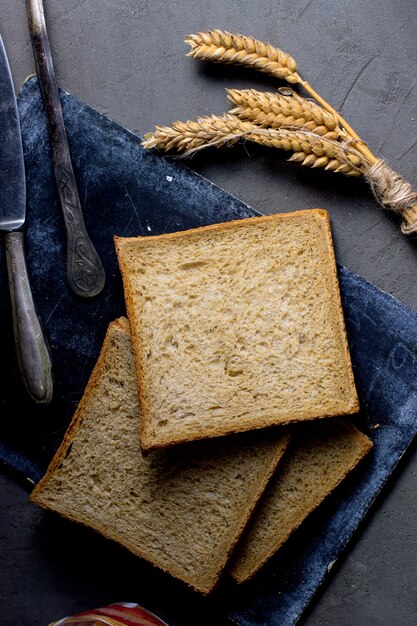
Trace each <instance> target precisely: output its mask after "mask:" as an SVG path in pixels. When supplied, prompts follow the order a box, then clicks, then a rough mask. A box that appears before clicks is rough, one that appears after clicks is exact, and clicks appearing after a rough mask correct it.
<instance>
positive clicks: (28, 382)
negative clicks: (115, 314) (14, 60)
mask: <svg viewBox="0 0 417 626" xmlns="http://www.w3.org/2000/svg"><path fill="white" fill-rule="evenodd" d="M25 217H26V182H25V165H24V161H23V148H22V137H21V134H20V123H19V114H18V112H17V104H16V96H15V92H14V87H13V81H12V76H11V72H10V67H9V62H8V60H7V56H6V51H5V49H4V45H3V40H2V38H1V37H0V230H1V231H3V232H4V245H5V250H6V259H7V271H8V275H9V288H10V297H11V301H12V313H13V326H14V338H15V344H16V353H17V360H18V364H19V369H20V371H21V374H22V376H23V381H24V383H25V386H26V388H27V390H28V392H29V394H30V395H31V397H32V398H33V400H35V401H36V402H42V403H48V402H50V401H51V399H52V391H53V383H52V365H51V357H50V353H49V350H48V347H47V344H46V341H45V336H44V334H43V330H42V327H41V324H40V322H39V319H38V316H37V313H36V310H35V305H34V302H33V297H32V291H31V288H30V284H29V278H28V271H27V267H26V259H25V251H24V241H23V232H22V228H23V226H24V223H25Z"/></svg>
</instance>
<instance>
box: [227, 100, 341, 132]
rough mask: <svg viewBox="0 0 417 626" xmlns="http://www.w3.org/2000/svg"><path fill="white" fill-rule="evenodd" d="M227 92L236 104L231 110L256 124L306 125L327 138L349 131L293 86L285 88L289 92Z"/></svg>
mask: <svg viewBox="0 0 417 626" xmlns="http://www.w3.org/2000/svg"><path fill="white" fill-rule="evenodd" d="M226 91H227V97H228V98H229V100H231V102H233V104H235V105H236V107H235V108H234V109H232V110H231V111H230V113H232V114H233V115H237V117H239V118H240V119H243V120H247V121H250V122H252V123H253V124H256V125H257V126H262V127H269V128H280V127H282V126H292V127H298V128H304V129H305V130H309V131H311V132H313V133H316V135H321V136H323V137H326V138H327V139H334V140H337V139H346V133H345V131H344V130H343V129H342V128H341V127H340V125H339V124H338V122H337V120H336V118H335V116H334V115H332V114H331V113H328V112H327V111H326V110H325V109H323V107H321V106H319V105H318V104H316V103H315V102H312V101H311V100H306V98H302V97H301V96H299V95H298V94H296V93H295V92H294V91H293V90H292V89H288V88H286V95H282V94H281V93H269V92H260V91H256V90H255V89H226Z"/></svg>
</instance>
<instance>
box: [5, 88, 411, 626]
mask: <svg viewBox="0 0 417 626" xmlns="http://www.w3.org/2000/svg"><path fill="white" fill-rule="evenodd" d="M62 102H63V109H64V115H65V119H66V124H67V130H68V136H69V141H70V145H71V150H72V157H73V161H74V167H75V172H76V177H77V180H78V185H79V190H80V196H81V201H82V204H83V207H84V213H85V219H86V224H87V228H88V230H89V232H90V233H91V237H92V239H93V241H94V243H95V245H96V247H97V250H98V252H99V254H100V256H101V258H102V260H103V263H104V266H105V269H106V274H107V283H106V287H105V289H104V291H103V292H102V294H100V296H98V297H97V298H95V299H94V300H92V301H85V300H80V299H78V298H77V297H75V296H74V295H73V294H72V293H71V292H70V291H69V289H68V287H67V282H66V276H65V251H64V239H63V223H62V218H61V213H60V208H59V205H58V199H57V193H56V188H55V183H54V179H53V173H52V166H51V160H50V149H49V143H48V135H47V129H46V122H45V116H44V112H43V108H42V104H41V99H40V94H39V91H38V86H37V82H36V79H33V78H32V79H30V80H29V81H28V82H27V83H26V84H25V85H24V87H23V89H22V91H21V93H20V94H19V98H18V104H19V112H20V116H21V123H22V134H23V142H24V151H25V163H26V173H27V190H28V220H27V226H28V230H27V253H28V263H29V267H30V274H31V280H32V286H33V291H34V295H35V298H36V302H37V305H38V309H39V311H40V314H41V317H42V319H43V322H44V325H45V327H46V331H47V335H48V337H49V341H50V344H51V349H52V355H53V358H54V371H55V383H56V385H55V398H54V400H53V403H52V404H51V405H50V406H49V407H36V406H34V405H33V404H32V403H31V402H30V401H29V400H28V399H27V397H26V395H25V393H24V391H22V388H21V384H20V379H19V375H18V372H17V366H16V360H15V352H14V345H13V337H12V321H11V313H10V305H9V296H8V290H7V281H6V266H5V259H4V254H3V252H2V251H1V252H0V296H1V297H0V324H1V329H2V332H1V333H0V342H1V350H0V355H1V358H2V360H3V367H2V370H3V371H5V373H4V374H3V376H2V377H1V379H0V388H1V389H0V401H1V413H0V460H1V461H3V463H5V464H6V465H7V466H9V467H11V468H13V469H14V470H16V471H18V472H19V473H21V474H23V475H24V476H25V477H27V478H29V479H31V480H33V481H37V480H38V479H39V478H40V476H41V475H42V473H43V472H44V471H45V469H46V467H47V465H48V463H49V461H50V460H51V458H52V456H53V453H54V451H55V450H56V448H57V447H58V445H59V443H60V441H61V440H62V437H63V435H64V433H65V430H66V427H67V425H68V422H69V420H70V418H71V416H72V414H73V412H74V410H75V407H76V405H77V403H78V401H79V399H80V398H81V396H82V392H83V389H84V387H85V385H86V383H87V380H88V377H89V375H90V373H91V370H92V368H93V366H94V363H95V361H96V359H97V356H98V354H99V350H100V347H101V344H102V340H103V338H104V335H105V332H106V329H107V326H108V324H109V322H110V321H111V320H113V319H114V318H116V317H117V316H119V315H121V314H123V313H124V312H125V307H124V301H123V293H122V285H121V279H120V274H119V270H118V267H117V262H116V256H115V252H114V247H113V241H112V237H113V235H114V234H117V235H122V236H123V235H125V236H132V235H138V234H141V235H147V234H160V233H163V232H172V231H176V230H183V229H186V228H193V227H196V226H202V225H206V224H212V223H215V222H222V221H229V220H232V219H240V218H246V217H251V216H253V215H257V214H258V213H257V212H256V211H255V210H253V209H251V208H250V207H248V206H247V205H246V204H244V203H243V202H241V201H240V200H238V199H236V198H234V197H233V196H231V195H230V194H228V193H226V192H225V191H223V190H222V189H220V188H218V187H216V186H215V185H213V184H212V183H210V182H209V181H208V180H206V179H204V178H202V177H201V176H199V175H198V174H195V173H193V172H192V171H190V170H188V169H187V168H185V167H183V166H182V165H180V164H178V163H177V162H173V161H169V160H166V159H163V158H161V157H159V156H157V155H155V154H153V153H150V152H144V151H143V150H142V149H141V148H140V146H139V139H138V138H137V137H136V136H134V135H133V134H132V133H130V132H129V131H127V130H125V129H123V128H121V127H120V126H118V125H117V124H115V123H114V122H112V121H111V120H109V119H107V118H106V117H104V116H102V115H100V114H99V113H97V112H96V111H94V110H93V109H91V108H90V107H88V106H87V105H85V104H83V103H81V102H79V101H78V100H77V99H76V98H74V97H73V96H71V95H69V94H66V93H62ZM339 277H340V285H341V292H342V300H343V307H344V312H345V318H346V323H347V330H348V339H349V344H350V348H351V354H352V361H353V366H354V371H355V376H356V381H357V386H358V391H359V394H360V398H361V405H362V412H361V414H360V416H359V417H358V419H357V421H358V424H359V426H360V427H361V428H362V429H363V430H364V431H365V432H367V434H368V435H369V436H370V437H371V438H372V440H373V442H374V449H373V452H372V454H371V455H370V457H369V458H368V459H366V460H365V462H364V463H363V464H362V465H361V467H360V468H358V469H357V470H356V471H355V472H354V473H353V474H352V476H351V477H350V478H349V479H348V480H347V481H346V482H345V484H344V485H343V486H342V487H341V488H339V490H338V491H337V492H336V493H335V494H333V496H331V497H330V498H329V499H328V500H327V501H326V502H325V503H324V505H323V506H322V507H320V508H319V509H318V510H317V511H316V512H315V514H313V515H312V516H311V517H310V518H309V520H308V521H307V522H306V523H305V524H304V525H303V526H302V527H301V528H300V529H299V531H298V532H297V533H295V535H294V537H293V538H292V539H291V540H290V542H289V543H288V545H287V546H285V547H284V548H283V549H282V550H281V551H280V552H279V553H278V554H277V555H276V556H275V557H274V558H273V559H272V560H271V561H270V563H269V564H268V565H267V566H265V567H264V568H263V570H262V571H261V572H260V573H259V575H257V576H256V577H255V578H254V580H253V581H252V582H250V583H249V584H248V585H245V586H244V587H243V588H238V587H235V586H233V585H232V584H231V583H230V582H227V581H226V582H224V583H222V584H221V585H220V587H219V589H218V590H217V591H216V592H215V593H214V594H213V596H212V597H210V598H208V599H204V598H200V597H195V596H193V592H191V591H190V590H188V589H185V588H183V586H182V585H179V584H178V583H176V582H175V581H173V580H171V579H170V578H169V577H168V576H166V575H164V574H160V578H159V582H158V584H159V585H160V587H161V593H160V594H159V595H158V598H159V599H158V600H156V601H155V593H154V590H153V589H152V588H151V587H152V585H153V584H154V575H150V576H149V580H148V576H147V571H148V570H147V569H146V568H147V567H148V566H147V565H146V564H144V565H143V566H142V565H141V567H142V569H141V570H140V571H141V572H142V577H141V579H140V592H139V591H138V597H135V598H128V599H129V600H132V601H139V602H141V603H142V604H143V605H145V606H148V607H149V608H152V609H153V610H155V611H156V612H158V609H159V613H160V614H162V615H163V616H164V617H165V619H166V620H167V621H168V622H169V621H170V619H171V615H170V608H169V607H170V606H173V603H177V604H178V603H182V604H183V605H186V604H187V603H189V602H191V604H192V606H193V609H192V610H193V611H196V610H199V611H204V610H206V611H207V610H213V609H216V611H217V613H218V615H219V616H220V615H222V616H227V617H228V618H229V619H230V621H231V623H234V624H238V625H239V626H263V625H265V626H266V625H268V626H270V625H275V624H276V625H279V626H289V625H291V624H294V623H295V622H296V620H297V619H298V618H299V616H300V615H301V614H302V612H303V610H304V609H305V607H306V606H307V604H308V603H309V601H310V600H311V598H312V597H313V595H314V593H315V591H316V590H317V589H318V587H319V585H320V583H321V582H322V581H323V579H324V578H325V576H326V575H327V573H328V571H330V569H331V566H332V564H333V563H334V561H335V560H336V559H337V557H338V556H339V555H340V553H341V551H342V549H343V548H344V546H345V545H346V543H347V542H348V540H349V539H350V537H351V536H352V534H353V532H354V531H355V529H356V528H357V526H358V524H359V522H360V521H361V520H362V518H363V516H364V515H365V513H366V511H367V510H368V509H369V507H370V505H371V503H372V502H373V500H374V499H375V497H376V495H377V494H378V493H379V491H380V490H381V488H382V486H383V485H384V483H385V482H386V480H387V478H388V477H389V476H390V474H391V473H392V471H393V469H394V468H395V466H396V464H397V463H398V461H399V459H400V458H401V456H402V455H403V453H404V452H405V450H406V448H407V447H408V446H409V444H410V443H411V441H412V439H413V437H414V435H415V434H416V433H417V411H416V409H417V377H416V373H417V362H416V359H417V315H416V313H414V312H413V311H411V310H410V309H408V308H406V307H405V306H404V305H402V304H401V303H399V302H398V301H397V300H395V299H394V298H392V297H390V296H389V295H388V294H385V293H383V292H381V291H380V290H378V289H376V288H375V287H374V286H373V285H371V284H369V283H367V282H366V281H364V280H363V279H361V278H359V277H358V276H356V275H354V274H352V273H351V272H350V271H349V270H347V269H346V268H340V270H339ZM5 364H7V367H5ZM82 532H84V531H82ZM85 532H86V533H87V531H85ZM80 536H81V535H78V537H80ZM88 537H89V536H88V534H86V541H85V544H84V545H82V546H80V554H83V555H85V553H86V550H87V551H88ZM77 545H78V544H77ZM123 558H124V557H121V559H123ZM134 561H135V563H136V561H137V560H134ZM128 564H129V565H128ZM124 567H125V568H126V571H125V572H124V574H122V575H125V576H126V581H128V580H129V576H130V577H131V575H132V572H131V571H129V567H134V566H132V561H127V562H126V563H124ZM149 568H150V566H149ZM149 571H151V570H150V569H149ZM126 584H128V583H127V582H126ZM126 588H129V589H130V588H131V585H130V586H129V587H126ZM162 598H164V599H162ZM191 598H192V600H191ZM118 599H120V598H115V600H118ZM190 610H191V609H190ZM172 619H174V618H172Z"/></svg>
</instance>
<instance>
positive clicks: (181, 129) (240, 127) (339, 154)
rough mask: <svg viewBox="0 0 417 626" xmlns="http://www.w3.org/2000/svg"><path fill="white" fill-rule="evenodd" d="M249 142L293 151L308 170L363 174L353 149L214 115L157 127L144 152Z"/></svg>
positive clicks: (312, 136) (360, 160)
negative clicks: (153, 149)
mask: <svg viewBox="0 0 417 626" xmlns="http://www.w3.org/2000/svg"><path fill="white" fill-rule="evenodd" d="M241 139H247V140H249V141H253V142H256V143H259V144H262V145H264V146H268V147H272V148H279V149H280V150H292V151H293V152H294V153H295V154H294V155H293V156H292V157H291V158H290V159H289V160H296V161H298V162H301V164H302V165H307V166H309V167H323V168H326V169H331V170H333V171H336V172H342V173H344V174H347V175H350V176H360V175H362V174H363V172H364V159H363V157H362V156H361V155H360V153H358V152H357V150H355V149H354V148H352V147H351V146H349V145H348V144H342V143H340V142H336V141H333V140H330V139H327V138H325V137H320V136H319V135H316V134H315V133H312V132H310V131H306V130H302V129H300V130H292V129H291V130H289V129H284V128H281V129H270V128H259V127H258V126H255V125H254V124H252V123H250V122H247V121H245V120H241V119H239V118H238V117H236V116H235V115H231V114H227V113H226V114H225V115H223V116H216V115H212V116H210V117H200V118H197V119H196V120H195V121H190V120H189V121H186V122H174V124H173V125H172V127H169V126H157V127H156V128H155V132H154V133H148V134H147V135H145V140H144V141H143V143H142V145H143V147H144V148H158V149H159V150H164V151H166V152H168V151H170V150H175V151H177V152H184V153H185V155H186V156H189V155H191V154H194V153H195V152H197V151H199V150H202V149H203V148H207V147H209V146H217V147H219V146H222V145H228V146H230V145H232V144H234V143H236V142H238V141H239V140H241Z"/></svg>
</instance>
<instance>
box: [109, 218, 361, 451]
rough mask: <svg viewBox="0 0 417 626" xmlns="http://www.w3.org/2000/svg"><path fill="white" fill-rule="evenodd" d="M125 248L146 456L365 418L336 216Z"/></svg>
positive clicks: (122, 241)
mask: <svg viewBox="0 0 417 626" xmlns="http://www.w3.org/2000/svg"><path fill="white" fill-rule="evenodd" d="M115 244H116V250H117V255H118V259H119V264H120V268H121V272H122V276H123V284H124V291H125V299H126V305H127V312H128V317H129V320H130V323H131V327H132V336H133V345H134V354H135V360H136V371H137V377H138V387H139V394H140V406H141V415H142V419H141V432H140V440H141V445H142V448H143V449H144V450H150V449H154V448H162V447H165V446H169V445H172V444H176V443H181V442H184V441H191V440H195V439H204V438H208V437H216V436H219V435H225V434H228V433H234V432H239V431H245V430H250V429H256V428H263V427H265V426H270V425H274V424H287V423H290V422H297V421H300V420H311V419H316V418H322V417H327V416H334V415H347V414H351V413H356V412H357V411H358V399H357V394H356V390H355V384H354V379H353V374H352V368H351V363H350V356H349V351H348V346H347V341H346V332H345V326H344V319H343V313H342V308H341V301H340V293H339V284H338V279H337V274H336V264H335V258H334V252H333V244H332V237H331V231H330V223H329V218H328V214H327V212H326V211H322V210H319V209H315V210H309V211H298V212H296V213H287V214H277V215H272V216H268V217H259V218H250V219H245V220H240V221H235V222H228V223H225V224H216V225H213V226H206V227H203V228H197V229H195V230H189V231H184V232H179V233H173V234H166V235H161V236H157V237H135V238H119V237H116V238H115Z"/></svg>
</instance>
